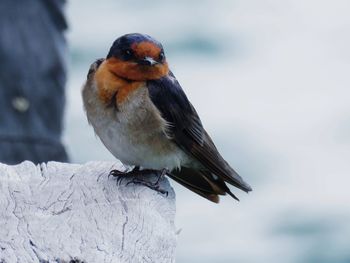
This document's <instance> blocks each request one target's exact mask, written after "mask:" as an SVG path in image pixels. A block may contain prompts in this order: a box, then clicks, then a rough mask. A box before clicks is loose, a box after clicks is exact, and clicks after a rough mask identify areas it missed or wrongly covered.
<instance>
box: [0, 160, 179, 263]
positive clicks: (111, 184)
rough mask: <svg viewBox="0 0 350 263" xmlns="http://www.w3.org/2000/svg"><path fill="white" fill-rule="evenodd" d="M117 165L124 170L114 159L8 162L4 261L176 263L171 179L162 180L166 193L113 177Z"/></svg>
mask: <svg viewBox="0 0 350 263" xmlns="http://www.w3.org/2000/svg"><path fill="white" fill-rule="evenodd" d="M115 168H117V169H124V167H123V166H122V165H121V164H120V163H117V164H115V163H114V164H113V163H108V162H91V163H87V164H85V165H76V164H64V163H57V162H49V163H48V164H47V165H46V164H42V165H38V166H35V165H34V164H33V163H31V162H24V163H22V164H19V165H16V166H7V165H4V164H0V262H7V263H12V262H41V263H42V262H70V261H71V260H72V259H76V260H77V261H75V262H82V261H83V262H86V263H95V262H98V263H100V262H174V253H175V247H176V234H175V226H174V217H175V194H174V191H173V189H172V188H171V187H170V185H169V182H168V181H167V180H166V179H164V180H163V181H162V182H161V187H162V188H163V189H166V190H167V191H168V192H169V194H168V196H165V195H162V194H159V193H158V192H156V191H154V190H151V189H149V188H147V187H145V186H141V185H134V184H129V185H126V183H127V182H128V181H129V180H130V179H129V178H126V179H123V180H121V181H120V182H118V181H117V179H116V178H114V177H113V176H110V177H108V173H109V171H110V170H111V169H115ZM152 179H153V180H155V177H153V178H152V177H150V180H152ZM72 262H73V261H72Z"/></svg>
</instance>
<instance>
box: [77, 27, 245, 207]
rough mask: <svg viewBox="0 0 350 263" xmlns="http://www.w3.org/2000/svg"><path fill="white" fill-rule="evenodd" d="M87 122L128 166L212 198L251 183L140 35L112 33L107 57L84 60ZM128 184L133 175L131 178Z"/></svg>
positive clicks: (153, 45) (151, 41)
mask: <svg viewBox="0 0 350 263" xmlns="http://www.w3.org/2000/svg"><path fill="white" fill-rule="evenodd" d="M82 98H83V104H84V108H85V111H86V115H87V119H88V122H89V123H90V124H91V125H92V126H93V128H94V131H95V133H96V134H97V136H98V137H99V138H100V139H101V141H102V143H103V144H104V145H105V147H106V148H107V149H108V150H109V151H110V152H111V153H112V155H114V156H115V157H116V158H117V159H119V160H120V161H121V162H122V163H123V164H125V165H130V166H132V167H134V169H133V170H131V171H129V172H123V171H118V170H113V171H111V173H112V174H113V175H117V176H118V175H120V176H122V175H136V174H141V175H146V174H149V173H152V172H153V173H157V174H158V175H159V177H158V180H157V182H156V183H153V184H149V183H146V181H145V180H143V181H142V180H141V181H138V182H139V183H140V182H141V183H142V184H145V185H147V186H149V187H150V188H152V189H155V190H159V191H160V192H161V190H160V187H159V180H160V179H159V178H162V177H163V176H165V175H167V176H169V177H170V178H171V179H173V180H175V181H176V182H177V183H179V184H181V185H183V186H184V187H186V188H188V189H189V190H191V191H193V192H194V193H196V194H199V195H200V196H202V197H204V198H206V199H208V200H210V201H212V202H214V203H219V200H220V198H219V196H223V195H226V194H229V195H230V196H231V197H233V198H234V199H236V200H238V201H239V199H238V198H237V197H236V195H235V194H233V193H232V191H231V190H230V188H229V185H232V186H234V187H236V188H238V189H240V190H242V191H244V192H247V193H248V192H249V191H251V190H252V188H251V187H250V186H249V185H248V184H247V183H246V182H245V181H244V180H243V179H242V178H241V177H240V176H239V175H238V174H237V172H236V171H235V170H234V169H233V168H232V167H231V166H230V165H229V164H228V163H227V162H226V161H225V159H224V158H223V157H222V156H221V154H220V153H219V151H218V149H217V148H216V146H215V145H214V143H213V141H212V139H211V138H210V136H209V134H208V133H207V132H206V130H205V129H204V127H203V125H202V122H201V119H200V118H199V116H198V114H197V112H196V110H195V108H194V106H193V105H192V104H191V102H190V101H189V99H188V98H187V96H186V94H185V92H184V90H183V89H182V87H181V86H180V84H179V82H178V81H177V79H176V78H175V76H174V74H173V73H172V71H170V69H169V65H168V62H167V59H166V56H165V53H164V48H163V46H162V44H161V43H160V42H159V41H157V40H156V39H155V38H153V37H151V36H149V35H147V34H141V33H130V34H125V35H122V36H120V37H119V38H117V39H116V40H115V41H114V42H113V44H112V46H111V48H110V50H109V52H108V54H107V56H106V57H105V58H101V59H97V60H96V61H95V62H94V63H92V64H91V66H90V69H89V72H88V74H87V79H86V82H85V83H84V85H83V89H82ZM135 182H136V181H135Z"/></svg>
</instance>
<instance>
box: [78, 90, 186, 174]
mask: <svg viewBox="0 0 350 263" xmlns="http://www.w3.org/2000/svg"><path fill="white" fill-rule="evenodd" d="M92 86H93V85H92ZM83 100H84V105H85V109H86V113H87V116H88V120H89V122H90V123H91V124H92V126H93V127H94V130H95V132H96V134H97V135H98V136H99V137H100V139H101V141H102V142H103V144H104V145H105V146H106V147H107V149H108V150H109V151H110V152H111V153H112V154H113V155H114V156H115V157H116V158H118V159H119V160H121V161H122V162H123V163H124V164H129V165H138V166H141V167H143V168H149V169H162V168H168V169H170V170H172V169H174V168H177V167H180V166H181V165H183V164H184V163H187V162H188V158H187V155H186V154H185V153H184V152H183V151H182V150H180V148H178V147H177V145H176V144H174V143H173V142H172V141H170V140H169V138H167V137H166V135H165V132H164V130H165V129H166V122H165V121H164V119H163V118H162V117H161V116H160V113H159V111H158V110H157V109H156V107H155V106H154V105H153V103H152V102H151V100H150V98H149V95H148V90H147V88H146V87H141V88H139V89H137V90H135V91H134V92H133V93H132V94H130V95H129V97H128V98H127V99H126V101H125V102H123V103H122V104H121V105H118V109H115V108H114V107H113V106H110V107H106V106H105V105H103V104H102V103H101V102H100V101H99V100H98V99H97V95H96V89H95V88H94V87H91V86H90V87H88V85H85V87H84V90H83Z"/></svg>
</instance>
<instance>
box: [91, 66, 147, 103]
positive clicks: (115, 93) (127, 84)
mask: <svg viewBox="0 0 350 263" xmlns="http://www.w3.org/2000/svg"><path fill="white" fill-rule="evenodd" d="M110 68H111V66H110V64H109V62H108V61H107V60H105V61H104V62H103V63H102V64H101V65H100V67H99V68H98V69H97V71H96V73H95V76H94V78H95V81H96V85H97V90H98V97H99V99H100V101H102V103H103V104H105V105H111V104H113V103H116V104H117V105H120V104H122V103H123V102H124V101H125V100H126V99H127V98H128V96H129V95H130V94H131V93H132V92H133V91H134V90H136V89H138V88H140V87H142V86H143V85H145V82H144V81H128V80H125V79H123V78H121V77H118V76H117V75H116V74H115V73H114V71H111V69H110ZM114 99H115V101H113V100H114Z"/></svg>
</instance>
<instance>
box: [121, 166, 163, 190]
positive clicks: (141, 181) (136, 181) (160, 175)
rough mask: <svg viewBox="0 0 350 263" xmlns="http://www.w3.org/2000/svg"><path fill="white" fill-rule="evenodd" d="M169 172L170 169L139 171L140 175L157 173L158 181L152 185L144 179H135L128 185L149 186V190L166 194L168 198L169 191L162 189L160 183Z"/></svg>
mask: <svg viewBox="0 0 350 263" xmlns="http://www.w3.org/2000/svg"><path fill="white" fill-rule="evenodd" d="M167 172H168V169H162V170H151V169H146V170H139V171H138V175H149V174H154V173H156V174H157V175H158V176H157V180H156V181H155V182H154V183H152V182H149V181H146V180H144V179H141V178H136V177H135V178H133V179H132V180H131V181H130V182H128V183H127V184H126V185H129V184H141V185H144V186H147V187H148V188H150V189H152V190H155V191H157V192H158V193H161V194H165V195H166V196H168V191H166V190H164V189H162V188H161V187H160V181H161V180H162V179H163V178H164V176H165V175H166V173H167Z"/></svg>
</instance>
